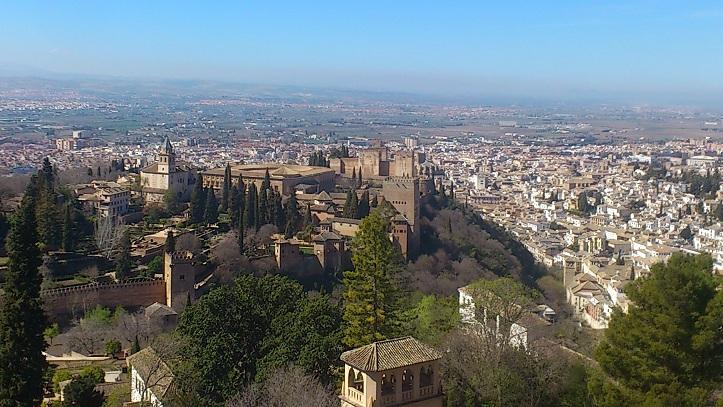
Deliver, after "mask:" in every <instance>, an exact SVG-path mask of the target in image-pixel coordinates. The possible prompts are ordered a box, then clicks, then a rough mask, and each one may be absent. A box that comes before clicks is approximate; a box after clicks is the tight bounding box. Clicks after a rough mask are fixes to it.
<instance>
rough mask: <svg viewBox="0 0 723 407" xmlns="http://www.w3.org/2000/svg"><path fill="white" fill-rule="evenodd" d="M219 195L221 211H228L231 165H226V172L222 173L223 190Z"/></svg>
mask: <svg viewBox="0 0 723 407" xmlns="http://www.w3.org/2000/svg"><path fill="white" fill-rule="evenodd" d="M221 193H222V195H221V210H222V211H223V212H226V211H228V203H229V199H230V195H229V194H230V193H231V165H230V164H229V163H226V170H225V171H224V172H223V189H222V192H221Z"/></svg>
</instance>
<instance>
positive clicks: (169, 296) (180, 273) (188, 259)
mask: <svg viewBox="0 0 723 407" xmlns="http://www.w3.org/2000/svg"><path fill="white" fill-rule="evenodd" d="M164 260H165V261H164V270H163V280H164V281H165V282H166V305H167V306H169V307H171V308H173V309H174V310H175V311H176V312H179V313H180V312H181V311H183V309H184V308H185V307H186V303H187V302H188V299H189V298H190V299H191V301H193V300H194V299H195V298H196V296H195V294H196V290H195V287H194V284H195V277H196V269H195V267H193V264H192V260H193V253H191V252H189V251H182V252H173V253H168V252H166V254H165V256H164Z"/></svg>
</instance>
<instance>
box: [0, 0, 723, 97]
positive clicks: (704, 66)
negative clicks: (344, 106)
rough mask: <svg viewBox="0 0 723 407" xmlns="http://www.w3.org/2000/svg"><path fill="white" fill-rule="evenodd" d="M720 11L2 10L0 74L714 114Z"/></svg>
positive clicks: (95, 6)
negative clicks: (677, 108)
mask: <svg viewBox="0 0 723 407" xmlns="http://www.w3.org/2000/svg"><path fill="white" fill-rule="evenodd" d="M722 36H723V6H721V5H720V3H718V2H715V1H701V2H681V1H609V2H576V1H555V2H526V1H512V2H476V1H462V2H452V3H449V4H444V5H442V4H440V3H438V2H431V1H430V2H428V1H422V2H406V1H403V2H393V3H389V2H381V1H372V2H363V3H356V4H352V3H345V2H341V3H340V2H295V1H271V2H234V1H219V2H212V3H210V4H206V3H199V2H172V1H157V2H143V1H130V2H122V3H121V2H117V3H116V2H72V3H66V2H52V1H27V2H8V3H6V4H4V5H3V6H2V13H0V66H1V67H2V68H0V73H5V74H14V75H18V74H19V75H40V76H59V75H60V74H62V75H75V76H77V75H92V76H95V77H124V78H145V79H148V78H154V79H195V80H213V81H232V82H243V83H258V84H274V85H301V86H315V87H327V88H342V89H360V90H374V91H401V92H410V93H422V94H428V95H432V96H444V97H457V98H460V97H463V98H465V99H466V100H473V101H475V102H480V101H484V100H485V99H487V100H493V101H494V100H499V99H503V100H505V101H507V102H514V101H518V102H525V101H528V100H542V101H580V100H583V101H593V102H621V103H647V104H668V105H689V106H705V107H721V106H723V103H721V96H720V95H721V94H722V91H723V80H721V76H720V72H723V56H722V55H723V52H722V51H723V45H721V42H720V38H721V37H722Z"/></svg>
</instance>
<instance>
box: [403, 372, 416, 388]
mask: <svg viewBox="0 0 723 407" xmlns="http://www.w3.org/2000/svg"><path fill="white" fill-rule="evenodd" d="M413 387H414V375H413V374H412V372H411V371H410V370H409V369H404V372H402V391H409V390H412V388H413Z"/></svg>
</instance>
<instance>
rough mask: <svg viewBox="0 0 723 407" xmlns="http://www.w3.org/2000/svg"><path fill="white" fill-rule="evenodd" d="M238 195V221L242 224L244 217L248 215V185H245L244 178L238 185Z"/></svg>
mask: <svg viewBox="0 0 723 407" xmlns="http://www.w3.org/2000/svg"><path fill="white" fill-rule="evenodd" d="M237 193H238V196H237V197H236V201H237V202H238V219H237V221H238V223H239V224H241V223H243V222H244V218H245V216H246V185H244V182H243V180H240V182H239V185H238V191H237Z"/></svg>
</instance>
